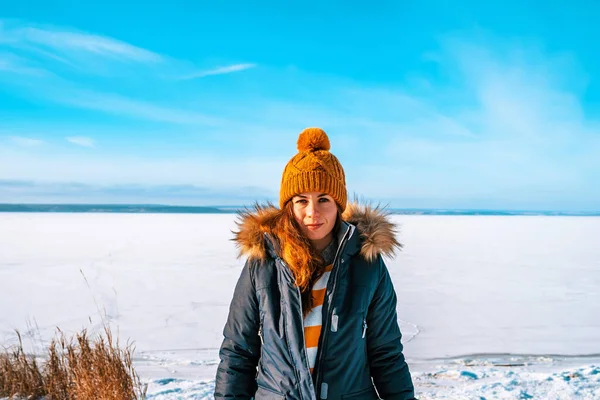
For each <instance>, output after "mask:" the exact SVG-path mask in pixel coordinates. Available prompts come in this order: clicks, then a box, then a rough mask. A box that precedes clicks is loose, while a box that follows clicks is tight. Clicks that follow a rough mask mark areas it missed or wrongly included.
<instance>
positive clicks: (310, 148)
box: [279, 128, 348, 211]
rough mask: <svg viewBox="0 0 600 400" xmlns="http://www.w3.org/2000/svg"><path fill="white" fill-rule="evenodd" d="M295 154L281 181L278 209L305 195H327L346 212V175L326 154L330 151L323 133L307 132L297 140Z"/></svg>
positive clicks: (318, 129)
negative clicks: (308, 193)
mask: <svg viewBox="0 0 600 400" xmlns="http://www.w3.org/2000/svg"><path fill="white" fill-rule="evenodd" d="M297 144H298V154H296V155H295V156H294V157H292V159H291V160H290V161H289V162H288V163H287V165H286V166H285V169H284V170H283V176H282V177H281V189H280V191H279V206H280V207H281V208H283V207H284V205H285V203H286V202H287V201H288V200H290V199H291V198H292V197H294V196H295V195H297V194H299V193H304V192H322V193H327V194H328V195H330V196H331V197H333V199H334V200H335V202H336V203H337V204H338V205H339V206H340V207H341V208H342V211H343V210H345V209H346V201H347V198H348V194H347V192H346V175H345V174H344V169H343V168H342V164H340V162H339V160H338V159H337V158H336V156H334V155H333V154H331V153H330V152H329V149H330V147H331V145H330V143H329V138H328V137H327V134H326V133H325V131H323V130H322V129H320V128H306V129H305V130H303V131H302V132H301V133H300V136H298V143H297Z"/></svg>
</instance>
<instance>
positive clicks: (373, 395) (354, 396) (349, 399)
mask: <svg viewBox="0 0 600 400" xmlns="http://www.w3.org/2000/svg"><path fill="white" fill-rule="evenodd" d="M342 399H344V400H379V396H377V392H376V391H375V388H374V387H373V386H371V387H369V388H367V389H363V390H361V391H359V392H354V393H348V394H344V395H342Z"/></svg>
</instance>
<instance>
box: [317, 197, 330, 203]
mask: <svg viewBox="0 0 600 400" xmlns="http://www.w3.org/2000/svg"><path fill="white" fill-rule="evenodd" d="M319 201H320V202H321V203H327V202H328V201H329V199H328V198H327V197H321V198H320V199H319Z"/></svg>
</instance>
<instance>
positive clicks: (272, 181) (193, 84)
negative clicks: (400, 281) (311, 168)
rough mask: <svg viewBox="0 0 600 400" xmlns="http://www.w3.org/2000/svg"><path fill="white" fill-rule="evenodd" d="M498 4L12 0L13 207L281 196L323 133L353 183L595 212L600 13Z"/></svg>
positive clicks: (8, 37) (4, 78)
mask: <svg viewBox="0 0 600 400" xmlns="http://www.w3.org/2000/svg"><path fill="white" fill-rule="evenodd" d="M20 3H25V4H20ZM160 3H161V4H160ZM213 3H214V4H213ZM324 3H326V4H324ZM482 3H485V4H482ZM488 3H491V2H480V1H464V2H460V3H456V2H448V1H444V2H442V1H427V2H420V1H401V2H400V1H398V2H391V1H374V2H370V3H367V2H352V1H350V2H348V1H345V2H341V1H334V2H316V1H305V2H294V3H293V5H283V4H282V3H281V2H264V1H261V2H249V1H246V2H240V1H237V2H236V1H222V2H194V1H172V2H169V4H168V5H167V3H165V2H147V1H144V2H142V1H123V0H120V1H112V0H105V1H101V2H94V1H89V2H75V1H58V0H57V1H53V2H47V1H33V0H32V1H27V2H9V3H7V4H4V5H3V6H2V9H1V11H0V202H61V203H64V202H70V203H82V202H96V203H97V202H111V203H112V202H119V203H167V204H199V205H203V204H211V205H212V204H232V205H239V204H247V203H249V202H251V201H252V200H263V199H272V200H276V199H277V195H278V189H279V181H280V177H281V172H282V170H283V167H284V165H285V163H286V162H287V161H288V160H289V158H290V157H291V156H293V155H294V153H295V152H296V149H295V142H296V138H297V135H298V133H299V132H300V131H301V130H302V129H303V128H304V127H307V126H320V127H322V128H324V129H325V130H326V131H327V132H328V134H329V136H330V139H331V143H332V152H333V153H334V154H336V156H338V158H339V159H340V160H341V162H342V164H343V165H344V168H345V170H346V174H347V183H348V190H349V192H350V194H351V195H358V196H359V197H363V198H365V199H368V200H373V201H382V202H385V203H388V204H389V205H391V206H393V207H408V208H483V209H522V210H570V211H575V210H581V211H586V210H600V184H598V182H600V53H599V52H598V51H597V49H596V47H597V46H596V43H597V42H598V40H599V39H600V24H597V20H598V18H599V17H600V5H599V4H598V3H597V2H593V1H579V2H577V1H572V2H566V1H565V2H558V1H555V2H552V1H551V2H547V1H544V2H542V1H539V2H534V1H531V2H527V4H526V5H524V4H521V3H523V2H517V1H504V2H496V4H495V5H492V4H488ZM290 4H291V3H290Z"/></svg>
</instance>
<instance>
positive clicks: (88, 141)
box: [65, 136, 96, 147]
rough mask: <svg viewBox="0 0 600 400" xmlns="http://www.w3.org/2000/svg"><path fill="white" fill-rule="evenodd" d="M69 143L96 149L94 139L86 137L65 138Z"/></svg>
mask: <svg viewBox="0 0 600 400" xmlns="http://www.w3.org/2000/svg"><path fill="white" fill-rule="evenodd" d="M65 139H66V140H67V142H69V143H73V144H76V145H78V146H83V147H95V145H96V142H95V141H94V139H92V138H89V137H85V136H69V137H66V138H65Z"/></svg>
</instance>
